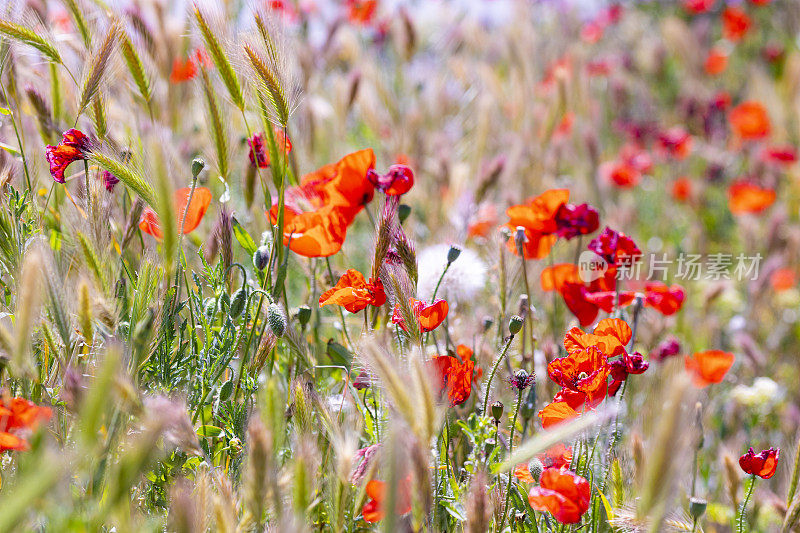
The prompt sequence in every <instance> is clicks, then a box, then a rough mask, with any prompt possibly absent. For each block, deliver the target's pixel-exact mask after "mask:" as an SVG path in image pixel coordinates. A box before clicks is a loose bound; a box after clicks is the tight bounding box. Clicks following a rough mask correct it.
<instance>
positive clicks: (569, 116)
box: [553, 111, 575, 140]
mask: <svg viewBox="0 0 800 533" xmlns="http://www.w3.org/2000/svg"><path fill="white" fill-rule="evenodd" d="M574 121H575V113H573V112H572V111H568V112H566V113H564V116H563V117H562V118H561V121H560V122H559V123H558V126H556V129H555V130H554V131H553V139H554V140H558V139H565V138H567V137H569V136H570V135H571V134H572V123H573V122H574Z"/></svg>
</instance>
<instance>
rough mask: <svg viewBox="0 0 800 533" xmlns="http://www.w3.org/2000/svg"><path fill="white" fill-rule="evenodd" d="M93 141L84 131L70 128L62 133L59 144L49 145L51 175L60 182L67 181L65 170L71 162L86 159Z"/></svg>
mask: <svg viewBox="0 0 800 533" xmlns="http://www.w3.org/2000/svg"><path fill="white" fill-rule="evenodd" d="M91 145H92V143H91V141H90V140H89V137H87V136H86V135H85V134H84V133H83V132H82V131H79V130H76V129H75V128H70V129H68V130H67V131H65V132H64V133H63V134H62V135H61V142H60V143H58V145H57V146H52V145H47V147H46V148H45V157H46V158H47V162H48V163H50V175H51V176H53V180H55V181H57V182H58V183H66V179H64V171H65V170H66V169H67V167H68V166H69V164H70V163H72V162H74V161H82V160H84V159H86V153H87V152H88V151H89V149H90V148H91Z"/></svg>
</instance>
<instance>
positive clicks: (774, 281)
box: [769, 268, 797, 292]
mask: <svg viewBox="0 0 800 533" xmlns="http://www.w3.org/2000/svg"><path fill="white" fill-rule="evenodd" d="M769 284H770V286H771V287H772V289H773V290H774V291H776V292H782V291H786V290H789V289H791V288H793V287H794V286H795V285H797V276H796V275H795V273H794V270H792V269H791V268H779V269H778V270H776V271H775V272H773V273H772V274H771V275H770V276H769Z"/></svg>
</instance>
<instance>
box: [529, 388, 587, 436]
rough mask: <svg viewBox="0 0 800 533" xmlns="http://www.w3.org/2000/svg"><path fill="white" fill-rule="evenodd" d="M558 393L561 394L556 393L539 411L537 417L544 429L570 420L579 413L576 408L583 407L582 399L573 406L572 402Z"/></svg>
mask: <svg viewBox="0 0 800 533" xmlns="http://www.w3.org/2000/svg"><path fill="white" fill-rule="evenodd" d="M559 395H561V393H559V394H556V396H555V397H554V398H553V401H552V402H550V403H549V404H547V405H545V406H544V408H542V410H541V411H539V419H541V421H542V427H543V428H544V429H548V428H551V427H553V426H555V425H558V424H561V423H562V422H566V421H569V420H572V419H573V418H576V417H577V416H579V415H580V412H578V411H577V409H578V408H582V407H583V402H582V401H581V402H578V403H577V407H575V406H574V405H575V404H574V403H571V402H569V401H567V400H565V399H563V397H562V396H559Z"/></svg>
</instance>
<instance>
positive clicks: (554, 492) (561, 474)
mask: <svg viewBox="0 0 800 533" xmlns="http://www.w3.org/2000/svg"><path fill="white" fill-rule="evenodd" d="M591 498H592V488H591V486H590V485H589V482H588V481H587V480H586V479H585V478H583V477H581V476H579V475H578V474H575V473H574V472H571V471H569V470H567V469H566V468H546V469H545V470H544V472H542V477H541V479H540V481H539V486H538V487H533V488H532V489H531V490H530V492H529V493H528V502H529V503H530V504H531V507H533V508H534V509H535V510H537V511H541V512H545V511H547V512H549V513H550V514H552V515H553V517H554V518H555V519H556V520H558V521H559V522H561V523H562V524H577V523H578V522H580V521H581V516H583V514H584V513H585V512H586V511H588V510H589V503H590V501H591Z"/></svg>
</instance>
